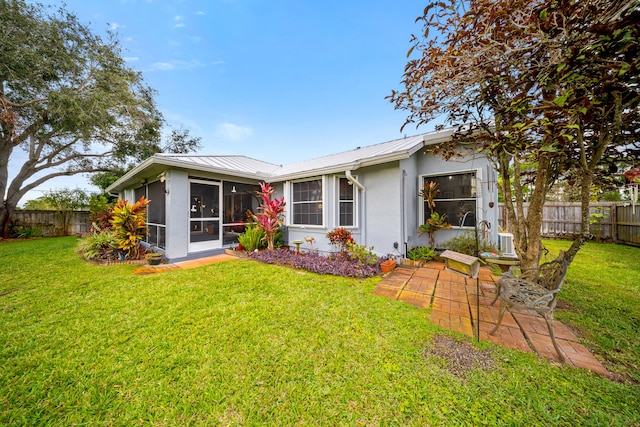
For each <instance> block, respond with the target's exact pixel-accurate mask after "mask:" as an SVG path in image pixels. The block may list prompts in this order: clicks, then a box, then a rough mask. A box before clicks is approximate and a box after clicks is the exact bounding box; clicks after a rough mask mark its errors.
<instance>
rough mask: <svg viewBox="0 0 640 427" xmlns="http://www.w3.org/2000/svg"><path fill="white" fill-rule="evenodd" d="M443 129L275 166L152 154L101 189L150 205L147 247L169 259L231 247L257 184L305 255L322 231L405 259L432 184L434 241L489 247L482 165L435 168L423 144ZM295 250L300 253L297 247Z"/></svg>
mask: <svg viewBox="0 0 640 427" xmlns="http://www.w3.org/2000/svg"><path fill="white" fill-rule="evenodd" d="M452 132H453V131H452V130H445V131H439V132H431V133H425V134H421V135H416V136H411V137H405V138H401V139H396V140H393V141H388V142H384V143H379V144H375V145H370V146H366V147H358V148H356V149H355V150H351V151H345V152H342V153H338V154H332V155H329V156H325V157H320V158H316V159H313V160H308V161H303V162H298V163H293V164H289V165H285V166H281V165H274V164H271V163H267V162H263V161H260V160H256V159H252V158H249V157H245V156H234V155H220V156H216V155H194V154H156V155H154V156H153V157H150V158H148V159H147V160H145V161H144V162H142V163H141V164H140V165H139V166H137V167H136V168H134V169H133V170H131V171H129V172H128V173H127V174H126V175H124V176H123V177H121V178H120V179H118V180H117V181H116V182H115V183H113V184H112V185H111V186H110V187H109V188H108V189H107V190H108V191H109V192H110V193H112V194H117V195H118V197H120V198H121V199H127V200H130V201H133V200H138V199H139V198H140V197H141V196H146V197H147V198H148V199H150V204H149V206H148V214H147V215H148V218H147V219H148V227H149V235H148V236H147V239H146V241H147V243H149V244H153V245H155V246H156V247H157V248H159V249H162V250H164V251H165V255H166V257H167V258H168V259H169V260H171V261H179V260H183V259H188V258H195V257H199V256H204V255H209V254H212V253H216V252H220V251H222V250H223V249H224V248H227V247H229V246H231V245H233V244H235V243H237V236H238V234H239V233H241V232H242V231H243V229H244V222H245V221H246V211H247V209H250V210H252V211H253V212H257V208H258V204H259V202H258V199H257V197H256V196H255V191H256V190H257V189H258V183H259V182H262V181H265V182H270V183H271V184H272V185H273V186H274V187H275V189H276V194H275V195H276V196H284V198H285V201H286V212H285V225H286V232H285V241H287V242H293V241H295V240H304V239H305V237H314V238H315V242H314V243H313V248H314V249H317V250H319V251H322V252H329V251H331V250H332V248H331V246H330V244H329V241H328V239H327V238H326V234H327V232H329V231H331V230H333V229H334V228H337V227H345V228H347V229H349V230H351V231H352V233H353V237H354V238H355V240H356V242H358V243H360V244H364V245H366V246H367V247H370V246H373V247H374V252H376V253H377V254H379V255H386V254H396V255H401V254H405V253H406V251H408V250H409V249H410V248H412V247H414V246H420V245H426V244H427V236H426V235H423V236H420V235H419V234H418V227H419V226H420V225H421V224H423V223H424V222H425V220H426V218H428V217H429V215H430V211H429V210H428V209H427V207H426V204H425V202H424V200H422V199H421V197H420V196H419V191H420V189H421V188H422V186H423V185H424V183H425V182H427V181H435V182H437V183H438V184H439V189H440V193H439V194H438V196H437V198H436V211H438V212H439V213H446V214H447V217H448V222H449V223H451V224H452V225H453V227H452V228H451V229H448V230H440V231H438V233H437V234H436V246H437V244H438V243H439V242H443V241H445V240H448V239H451V238H453V237H455V236H457V235H459V234H460V233H461V232H464V231H466V230H474V228H475V227H476V223H478V224H482V225H483V232H484V233H485V234H486V237H487V238H489V239H491V240H492V241H494V242H495V241H496V238H497V228H498V211H497V209H498V208H497V206H498V203H497V202H498V196H497V191H496V187H495V176H496V175H495V173H494V169H493V168H492V167H491V166H490V163H489V161H488V160H487V159H486V158H484V157H483V156H481V155H479V154H477V153H473V154H470V155H465V156H463V157H461V158H457V159H455V160H453V161H445V160H443V159H442V158H440V157H436V156H433V155H429V154H425V147H427V146H429V145H433V144H438V143H441V142H443V141H446V140H448V139H449V138H450V136H451V134H452ZM302 248H303V249H304V248H307V249H308V246H307V245H306V244H304V245H303V246H302Z"/></svg>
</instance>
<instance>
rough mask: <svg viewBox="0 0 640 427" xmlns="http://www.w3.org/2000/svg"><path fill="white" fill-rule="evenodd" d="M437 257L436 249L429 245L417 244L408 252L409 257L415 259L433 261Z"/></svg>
mask: <svg viewBox="0 0 640 427" xmlns="http://www.w3.org/2000/svg"><path fill="white" fill-rule="evenodd" d="M435 257H436V252H435V250H434V249H433V248H430V247H429V246H416V247H414V248H411V250H409V253H407V258H409V259H410V260H413V261H431V260H432V259H434V258H435Z"/></svg>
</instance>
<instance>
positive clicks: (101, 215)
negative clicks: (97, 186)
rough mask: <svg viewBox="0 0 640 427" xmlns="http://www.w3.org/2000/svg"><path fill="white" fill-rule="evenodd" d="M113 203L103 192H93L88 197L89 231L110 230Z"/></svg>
mask: <svg viewBox="0 0 640 427" xmlns="http://www.w3.org/2000/svg"><path fill="white" fill-rule="evenodd" d="M112 209H113V203H111V202H110V201H109V198H108V197H107V196H106V195H104V194H97V195H96V194H94V195H92V196H91V198H90V199H89V221H90V222H91V230H90V232H95V231H104V230H111V219H113V214H112Z"/></svg>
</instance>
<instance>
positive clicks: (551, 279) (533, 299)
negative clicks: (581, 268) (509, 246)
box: [489, 251, 568, 361]
mask: <svg viewBox="0 0 640 427" xmlns="http://www.w3.org/2000/svg"><path fill="white" fill-rule="evenodd" d="M567 266H568V263H567V260H566V259H565V253H564V252H563V251H560V255H559V256H558V258H556V259H554V260H553V261H550V262H547V263H544V264H542V265H540V266H539V267H538V268H520V267H515V266H514V267H511V268H510V269H509V271H508V272H506V273H504V274H503V275H502V277H501V278H500V280H498V289H497V295H496V298H495V299H494V300H493V302H492V303H491V304H493V303H495V302H496V300H497V299H498V298H500V314H499V315H498V323H497V324H496V326H495V328H493V330H492V331H491V332H489V335H493V334H494V333H495V332H496V331H497V330H498V327H499V326H500V323H501V322H502V318H503V316H504V312H505V310H506V309H507V308H510V307H521V308H528V309H532V310H535V311H536V312H538V313H539V314H541V315H542V316H543V317H544V320H545V321H546V322H547V328H548V329H549V336H550V337H551V342H552V343H553V348H555V350H556V353H558V356H559V357H560V360H562V361H564V360H565V358H564V355H563V354H562V353H561V352H560V347H558V343H557V341H556V335H555V329H554V326H553V310H554V309H555V307H556V296H557V294H558V292H559V291H560V287H561V286H562V283H563V282H564V277H565V275H566V274H567Z"/></svg>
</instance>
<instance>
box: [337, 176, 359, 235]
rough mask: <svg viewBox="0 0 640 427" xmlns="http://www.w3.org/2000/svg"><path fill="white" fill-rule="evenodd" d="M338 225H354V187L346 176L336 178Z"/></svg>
mask: <svg viewBox="0 0 640 427" xmlns="http://www.w3.org/2000/svg"><path fill="white" fill-rule="evenodd" d="M338 225H339V226H340V227H355V225H356V188H355V186H354V185H353V183H352V182H351V181H349V180H348V179H347V178H340V179H339V180H338Z"/></svg>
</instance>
